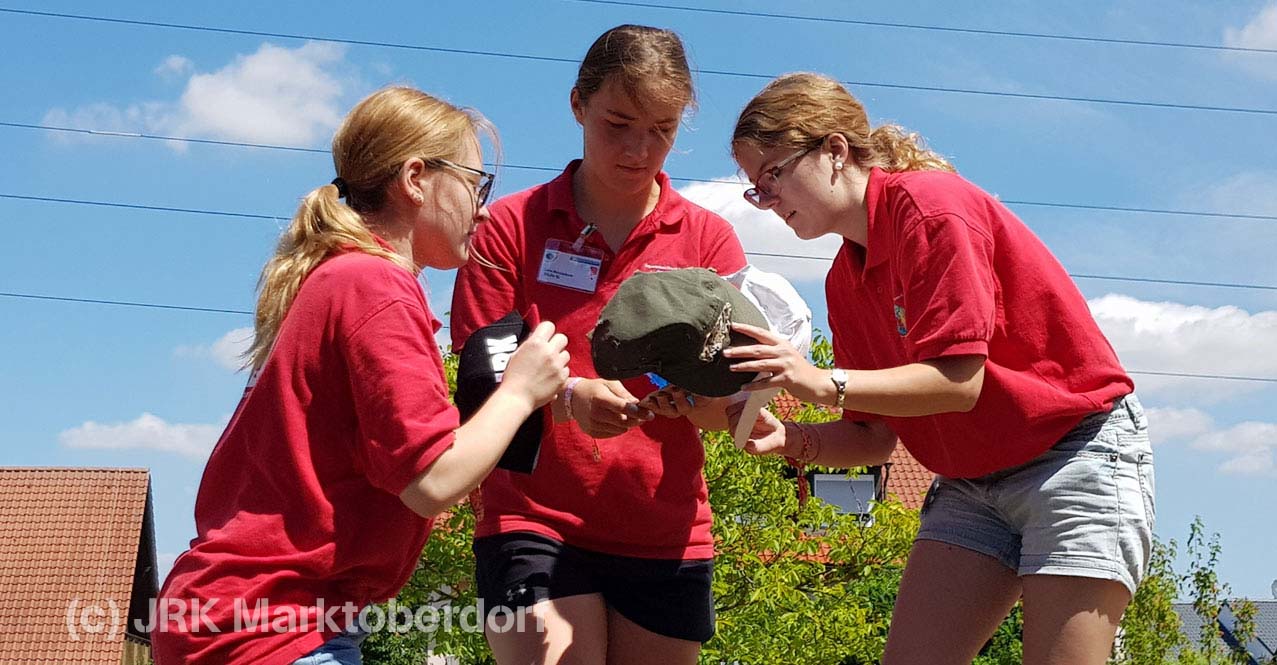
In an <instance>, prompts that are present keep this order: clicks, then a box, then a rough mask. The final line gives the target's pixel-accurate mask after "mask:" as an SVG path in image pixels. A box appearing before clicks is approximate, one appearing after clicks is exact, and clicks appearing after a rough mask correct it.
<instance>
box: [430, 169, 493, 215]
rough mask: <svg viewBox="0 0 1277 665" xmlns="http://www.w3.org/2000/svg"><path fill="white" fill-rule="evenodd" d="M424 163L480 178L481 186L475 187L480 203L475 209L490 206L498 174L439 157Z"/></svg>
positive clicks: (476, 196)
mask: <svg viewBox="0 0 1277 665" xmlns="http://www.w3.org/2000/svg"><path fill="white" fill-rule="evenodd" d="M422 161H424V162H425V163H426V165H427V166H446V167H448V168H450V169H455V170H457V171H461V172H463V173H469V174H471V175H477V176H479V184H478V185H476V186H475V198H476V199H477V201H478V203H477V204H475V207H476V208H482V207H483V206H485V205H487V204H488V197H489V196H491V195H492V183H493V181H495V180H496V179H497V176H496V174H493V173H488V172H487V171H480V170H479V169H472V168H470V167H469V166H462V165H461V164H458V163H456V162H453V161H450V160H447V159H442V158H438V157H436V158H434V159H424V160H422Z"/></svg>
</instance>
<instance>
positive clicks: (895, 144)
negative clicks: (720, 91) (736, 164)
mask: <svg viewBox="0 0 1277 665" xmlns="http://www.w3.org/2000/svg"><path fill="white" fill-rule="evenodd" d="M830 134H842V135H843V136H844V137H846V139H847V143H848V144H849V145H850V146H851V158H852V160H853V161H854V162H855V163H856V164H857V165H859V166H862V167H865V168H868V167H872V166H877V167H881V168H883V169H885V170H887V171H926V170H933V171H955V170H956V169H954V168H953V165H952V164H950V163H949V160H947V159H945V158H944V157H943V156H941V155H940V154H938V153H936V152H933V151H932V150H931V149H930V148H928V147H927V144H926V142H925V141H924V140H923V139H922V137H921V136H919V135H918V134H916V133H913V132H909V131H907V130H906V129H904V128H903V127H901V126H899V125H892V124H887V125H880V126H878V127H875V128H873V129H872V130H871V129H870V127H869V116H868V114H866V113H865V107H864V106H863V105H861V103H860V102H859V101H858V100H857V99H856V98H855V97H854V96H853V95H852V94H851V93H850V92H848V90H847V89H846V88H844V87H843V86H842V84H841V83H839V82H838V81H835V80H833V79H831V78H829V77H827V76H823V75H821V74H811V73H807V72H800V73H796V74H785V75H784V76H780V77H778V78H776V79H775V80H773V81H772V82H771V83H768V84H767V86H766V87H765V88H763V89H762V91H761V92H759V93H758V94H757V95H755V96H754V98H753V99H751V100H749V103H748V104H746V105H745V108H744V110H742V111H741V112H740V118H739V119H737V121H736V130H735V131H734V132H733V133H732V154H733V155H736V154H737V151H738V146H740V145H750V146H753V147H755V148H758V149H766V148H776V147H787V148H793V149H794V150H801V149H803V148H812V147H815V146H817V145H819V144H820V142H821V141H823V140H824V139H825V137H826V136H829V135H830Z"/></svg>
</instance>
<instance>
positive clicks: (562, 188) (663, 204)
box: [546, 159, 687, 226]
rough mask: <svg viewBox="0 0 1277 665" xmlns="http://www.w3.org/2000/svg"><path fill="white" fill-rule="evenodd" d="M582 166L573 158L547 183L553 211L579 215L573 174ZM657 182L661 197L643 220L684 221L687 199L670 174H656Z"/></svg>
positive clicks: (663, 222) (666, 222)
mask: <svg viewBox="0 0 1277 665" xmlns="http://www.w3.org/2000/svg"><path fill="white" fill-rule="evenodd" d="M580 166H581V160H579V159H574V160H572V161H571V162H569V163H568V165H567V168H565V169H563V173H560V174H559V176H558V177H556V178H555V179H554V180H551V181H550V182H549V183H547V187H546V196H547V197H548V200H549V204H550V210H551V211H563V212H566V213H567V214H568V215H570V216H572V217H574V218H577V217H578V213H577V210H576V201H575V199H574V197H573V195H572V176H573V175H574V174H575V173H576V170H577V169H578V168H580ZM656 184H657V185H659V186H660V188H661V194H660V197H659V198H658V199H657V200H656V207H655V208H653V209H652V212H651V213H650V214H648V215H647V217H644V218H643V222H648V221H649V220H650V221H652V222H654V223H656V224H659V225H661V226H672V225H674V224H677V223H679V222H681V221H683V218H684V217H686V216H687V201H686V199H684V198H683V197H681V196H678V195H677V193H676V192H675V191H674V190H673V189H672V188H671V187H670V177H669V175H668V174H666V173H665V172H664V171H661V172H660V173H658V174H656Z"/></svg>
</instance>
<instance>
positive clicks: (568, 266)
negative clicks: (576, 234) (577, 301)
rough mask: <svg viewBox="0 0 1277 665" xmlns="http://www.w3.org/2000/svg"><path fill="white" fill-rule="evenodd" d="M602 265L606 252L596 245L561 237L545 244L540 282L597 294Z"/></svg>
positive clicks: (538, 278) (539, 273) (538, 274)
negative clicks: (564, 239) (596, 247)
mask: <svg viewBox="0 0 1277 665" xmlns="http://www.w3.org/2000/svg"><path fill="white" fill-rule="evenodd" d="M602 268H603V252H602V251H601V250H598V249H595V248H593V247H587V246H584V245H579V246H578V245H573V243H569V242H564V241H562V240H551V241H549V242H547V243H545V252H544V253H543V254H541V270H540V271H539V272H538V273H537V281H538V282H541V283H542V284H552V285H554V286H561V287H563V288H565V289H572V290H574V291H582V292H584V293H594V289H595V287H596V286H597V285H598V282H599V271H600V270H602Z"/></svg>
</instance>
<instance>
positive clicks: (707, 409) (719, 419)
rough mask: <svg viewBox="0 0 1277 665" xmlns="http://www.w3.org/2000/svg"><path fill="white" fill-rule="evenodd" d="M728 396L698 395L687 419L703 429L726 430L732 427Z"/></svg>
mask: <svg viewBox="0 0 1277 665" xmlns="http://www.w3.org/2000/svg"><path fill="white" fill-rule="evenodd" d="M727 404H728V398H726V397H697V398H696V406H694V407H692V410H691V411H688V412H687V419H688V420H690V421H692V424H693V425H696V426H697V427H699V428H701V429H703V430H711V431H718V430H725V429H728V428H730V427H731V423H730V422H729V421H728V419H727Z"/></svg>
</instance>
